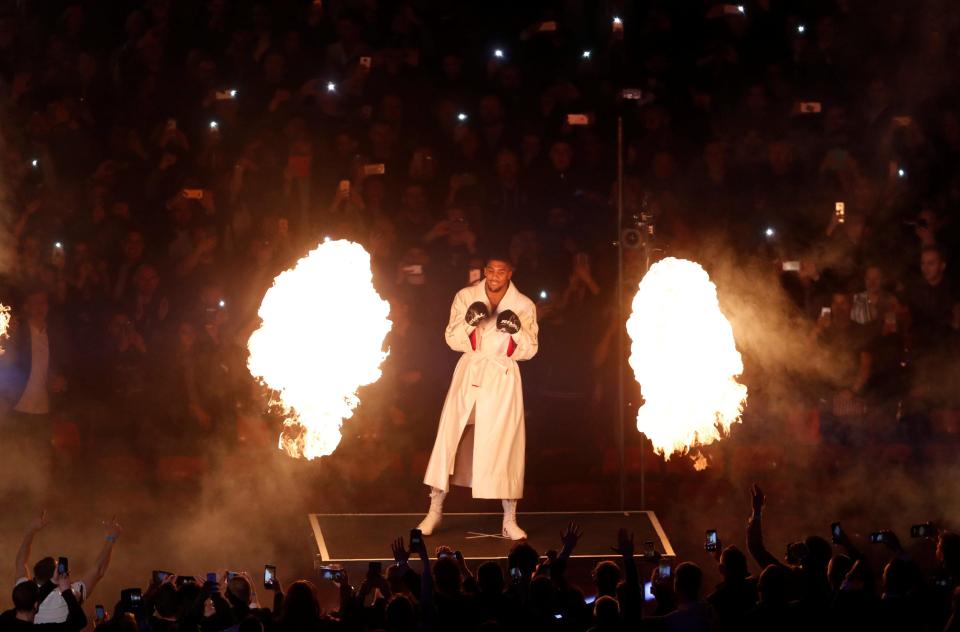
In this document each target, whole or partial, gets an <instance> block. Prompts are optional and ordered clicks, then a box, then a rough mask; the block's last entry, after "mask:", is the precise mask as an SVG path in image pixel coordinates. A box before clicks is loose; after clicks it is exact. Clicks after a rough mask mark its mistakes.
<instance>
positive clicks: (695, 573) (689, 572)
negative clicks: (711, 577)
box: [674, 562, 703, 601]
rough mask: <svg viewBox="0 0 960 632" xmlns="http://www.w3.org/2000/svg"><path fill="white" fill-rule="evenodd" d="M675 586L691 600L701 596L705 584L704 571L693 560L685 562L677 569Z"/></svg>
mask: <svg viewBox="0 0 960 632" xmlns="http://www.w3.org/2000/svg"><path fill="white" fill-rule="evenodd" d="M675 577H676V579H675V581H674V588H675V590H676V591H677V594H678V595H681V596H683V597H686V598H687V599H689V600H691V601H696V600H697V599H699V598H700V588H701V587H702V586H703V571H701V570H700V567H699V566H697V565H696V564H694V563H693V562H684V563H683V564H681V565H680V566H678V567H677V570H676V571H675Z"/></svg>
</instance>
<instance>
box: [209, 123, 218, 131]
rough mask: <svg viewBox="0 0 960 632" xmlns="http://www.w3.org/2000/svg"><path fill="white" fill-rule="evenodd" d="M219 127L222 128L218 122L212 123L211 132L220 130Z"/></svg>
mask: <svg viewBox="0 0 960 632" xmlns="http://www.w3.org/2000/svg"><path fill="white" fill-rule="evenodd" d="M219 127H220V123H218V122H216V121H210V129H211V130H215V129H218V128H219Z"/></svg>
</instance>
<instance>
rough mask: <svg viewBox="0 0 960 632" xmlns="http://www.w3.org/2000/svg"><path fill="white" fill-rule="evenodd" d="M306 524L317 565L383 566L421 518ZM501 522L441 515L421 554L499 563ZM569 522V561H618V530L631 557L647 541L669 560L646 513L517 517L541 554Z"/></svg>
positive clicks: (359, 517) (318, 517) (340, 518)
mask: <svg viewBox="0 0 960 632" xmlns="http://www.w3.org/2000/svg"><path fill="white" fill-rule="evenodd" d="M309 519H310V526H311V528H312V529H313V535H314V538H315V539H316V543H317V551H318V553H319V559H320V560H321V561H322V562H367V561H378V560H379V561H388V560H389V559H390V555H391V554H390V544H391V543H392V542H393V540H394V539H395V538H397V537H399V536H402V537H403V538H404V542H405V543H406V544H407V546H409V534H410V529H411V528H412V527H416V526H417V524H418V523H419V522H420V520H422V519H423V514H422V513H415V514H413V513H403V514H397V513H394V514H309ZM502 520H503V515H502V514H500V513H449V514H444V517H443V524H442V525H441V527H440V530H439V531H438V532H436V533H434V534H433V535H432V536H427V537H425V540H426V543H427V551H429V553H430V556H431V557H433V555H434V551H435V549H436V547H437V546H438V545H440V544H446V545H448V546H450V547H451V548H453V549H454V550H457V551H461V552H462V553H463V556H464V558H466V559H468V560H498V559H505V558H506V557H507V553H508V552H509V550H510V547H511V546H513V544H514V543H513V542H512V541H510V540H508V539H506V538H503V537H501V536H500V526H501V522H502ZM571 520H572V521H575V522H577V523H578V524H579V525H580V526H581V527H582V528H583V537H581V538H580V542H579V543H578V544H577V548H576V551H574V555H573V557H577V558H594V559H601V558H617V557H619V556H618V555H617V554H616V553H614V552H613V551H611V550H610V547H611V546H612V545H614V544H616V540H617V530H618V529H619V528H621V527H624V528H626V529H628V530H629V531H632V532H633V533H634V545H635V547H636V553H637V555H642V554H643V552H644V546H645V542H647V541H650V542H653V545H654V547H655V548H656V550H657V551H658V552H659V553H660V554H661V555H662V556H665V557H668V558H673V557H675V553H674V551H673V547H672V546H671V544H670V540H669V539H668V538H667V534H666V533H665V532H664V530H663V527H662V526H661V525H660V521H659V520H657V516H656V515H655V514H654V513H653V512H652V511H583V512H549V511H544V512H529V513H518V514H517V521H518V522H519V523H520V526H521V527H523V529H524V530H525V531H526V532H527V536H528V542H529V543H530V544H531V545H532V546H533V547H534V548H535V549H536V550H537V551H539V552H540V553H541V554H543V553H544V552H546V551H547V550H549V549H556V550H559V549H560V548H561V546H562V545H561V543H560V533H561V532H562V531H563V530H564V529H566V527H567V524H568V523H569V522H570V521H571Z"/></svg>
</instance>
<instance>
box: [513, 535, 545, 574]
mask: <svg viewBox="0 0 960 632" xmlns="http://www.w3.org/2000/svg"><path fill="white" fill-rule="evenodd" d="M539 561H540V555H539V554H538V553H537V550H536V549H534V548H533V547H532V546H530V545H529V544H527V543H526V542H521V543H520V544H517V545H515V546H514V547H513V548H512V549H510V553H508V554H507V564H509V566H510V568H519V569H520V571H521V572H523V574H524V575H532V574H533V571H534V570H536V568H537V563H538V562H539Z"/></svg>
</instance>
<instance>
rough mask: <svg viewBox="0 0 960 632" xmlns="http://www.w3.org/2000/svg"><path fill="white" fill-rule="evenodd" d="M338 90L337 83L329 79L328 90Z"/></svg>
mask: <svg viewBox="0 0 960 632" xmlns="http://www.w3.org/2000/svg"><path fill="white" fill-rule="evenodd" d="M336 91H337V84H335V83H334V82H332V81H328V82H327V92H336Z"/></svg>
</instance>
